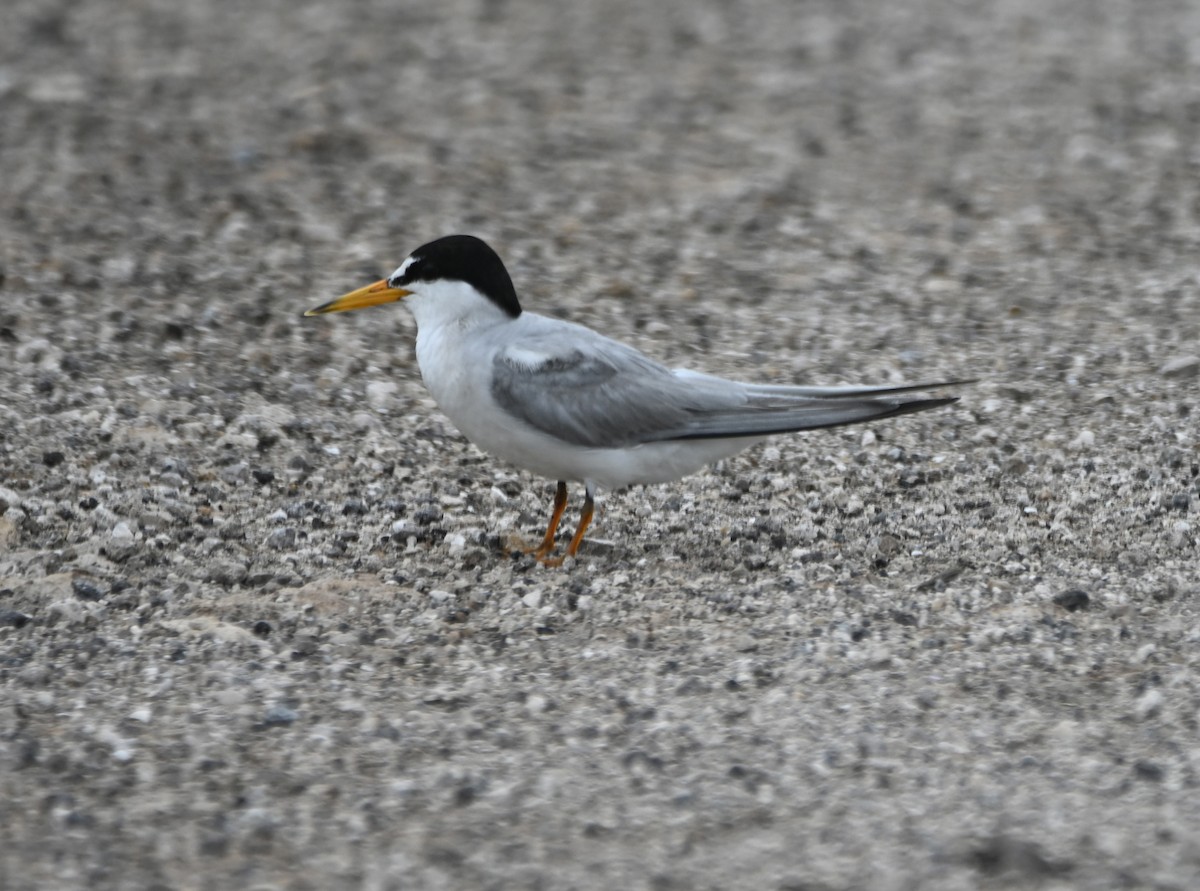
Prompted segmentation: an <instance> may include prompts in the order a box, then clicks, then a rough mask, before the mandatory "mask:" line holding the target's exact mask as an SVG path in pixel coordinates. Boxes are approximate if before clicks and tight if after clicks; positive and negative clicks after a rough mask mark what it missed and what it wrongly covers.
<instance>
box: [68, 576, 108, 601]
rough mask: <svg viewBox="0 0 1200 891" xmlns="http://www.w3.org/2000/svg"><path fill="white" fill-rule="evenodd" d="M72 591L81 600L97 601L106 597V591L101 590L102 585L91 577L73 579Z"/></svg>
mask: <svg viewBox="0 0 1200 891" xmlns="http://www.w3.org/2000/svg"><path fill="white" fill-rule="evenodd" d="M71 591H72V592H73V593H74V594H75V596H76V597H78V598H79V599H80V600H90V601H96V600H101V599H103V597H104V592H103V591H101V590H100V586H99V585H97V584H96V583H95V582H94V581H92V580H91V579H73V580H72V581H71Z"/></svg>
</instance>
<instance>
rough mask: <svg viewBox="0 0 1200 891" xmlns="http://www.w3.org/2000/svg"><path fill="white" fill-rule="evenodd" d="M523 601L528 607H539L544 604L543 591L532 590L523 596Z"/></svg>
mask: <svg viewBox="0 0 1200 891" xmlns="http://www.w3.org/2000/svg"><path fill="white" fill-rule="evenodd" d="M521 602H522V603H523V604H525V605H526V606H527V607H529V608H530V609H537V608H538V607H539V606H541V605H542V592H541V591H530V592H529V593H528V594H526V595H525V596H524V597H522V598H521Z"/></svg>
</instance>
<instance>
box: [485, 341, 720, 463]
mask: <svg viewBox="0 0 1200 891" xmlns="http://www.w3.org/2000/svg"><path fill="white" fill-rule="evenodd" d="M591 334H592V332H587V333H586V334H584V333H583V332H582V331H579V332H574V334H573V336H571V337H570V338H569V339H568V338H559V337H554V336H545V337H537V338H527V339H525V340H523V341H522V343H521V345H520V347H519V348H514V349H507V350H502V351H500V352H499V353H498V354H497V355H496V357H495V359H494V360H493V364H492V385H491V391H492V396H493V397H494V398H495V400H496V402H497V403H498V404H499V405H500V406H501V408H503V409H504V410H505V411H506V412H508V413H509V414H511V415H513V416H514V417H516V418H519V419H520V420H522V421H524V422H525V423H527V424H529V425H530V426H531V427H535V428H536V429H538V430H541V431H542V432H543V433H548V434H549V435H551V436H553V437H555V438H556V439H561V440H563V441H564V442H569V443H571V444H573V445H579V446H586V447H589V448H621V447H624V446H631V445H638V444H639V443H644V442H655V441H659V440H663V439H672V438H674V437H673V435H672V433H673V431H676V430H680V429H682V428H684V427H685V426H686V425H687V424H688V423H689V422H690V420H691V419H692V418H694V417H697V416H700V415H702V414H703V413H704V412H705V410H706V409H707V408H711V407H717V406H719V407H722V408H729V409H732V408H733V407H734V406H735V405H736V403H737V400H738V396H737V393H736V390H735V389H733V388H730V387H729V382H727V381H722V380H720V379H719V378H713V379H712V380H711V381H706V382H703V383H701V384H700V385H699V386H696V387H693V386H690V385H688V384H686V383H684V382H683V381H682V380H681V379H680V378H678V377H676V375H675V374H674V373H672V371H671V369H669V368H667V367H666V366H665V365H661V364H659V363H658V362H655V361H654V360H653V359H650V358H649V357H647V356H644V355H642V354H641V353H639V352H638V351H637V350H635V349H633V348H632V347H627V346H625V345H624V344H622V343H618V342H617V341H614V340H609V339H607V338H604V337H601V336H600V335H592V336H587V335H591ZM719 391H727V392H726V395H724V396H722V395H721V393H720V392H719Z"/></svg>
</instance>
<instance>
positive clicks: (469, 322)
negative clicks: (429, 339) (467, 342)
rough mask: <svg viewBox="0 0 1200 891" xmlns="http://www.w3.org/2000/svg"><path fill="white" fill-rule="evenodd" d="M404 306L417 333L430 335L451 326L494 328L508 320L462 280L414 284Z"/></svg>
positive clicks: (493, 305)
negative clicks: (414, 320) (414, 324)
mask: <svg viewBox="0 0 1200 891" xmlns="http://www.w3.org/2000/svg"><path fill="white" fill-rule="evenodd" d="M408 287H409V290H410V291H411V293H410V294H409V296H408V297H406V298H404V305H405V306H407V307H408V309H409V311H410V312H412V314H413V318H414V319H416V321H417V331H418V332H425V333H427V334H428V333H432V332H433V331H434V330H436V329H438V328H443V327H445V326H448V325H449V326H453V327H455V328H458V329H460V330H462V329H467V328H477V327H480V326H484V325H497V324H500V323H502V322H506V321H510V320H511V319H512V317H511V316H510V315H509V314H508V313H506V312H505V311H504V310H502V309H501V308H500V307H499V306H497V305H496V304H495V303H493V302H492V301H491V300H489V299H488V298H487V297H484V296H483V295H482V294H480V293H479V292H478V291H477V290H475V288H474V287H473V286H471V285H469V284H467V283H466V282H463V281H436V282H414V283H413V284H412V285H409V286H408Z"/></svg>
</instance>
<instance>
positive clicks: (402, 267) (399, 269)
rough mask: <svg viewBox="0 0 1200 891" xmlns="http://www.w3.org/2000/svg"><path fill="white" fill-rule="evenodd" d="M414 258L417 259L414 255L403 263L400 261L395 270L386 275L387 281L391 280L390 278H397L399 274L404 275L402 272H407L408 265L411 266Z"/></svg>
mask: <svg viewBox="0 0 1200 891" xmlns="http://www.w3.org/2000/svg"><path fill="white" fill-rule="evenodd" d="M416 259H417V258H416V257H409V258H408V259H407V260H405V261H404V262H403V263H401V264H400V265H399V266H397V267H396V271H395V272H393V273H392V274H391V275H389V276H388V281H391V280H392V279H397V278H399V277H400V276H402V275H404V273H406V272H408V267H409V266H412V265H413V261H414V260H416Z"/></svg>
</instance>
